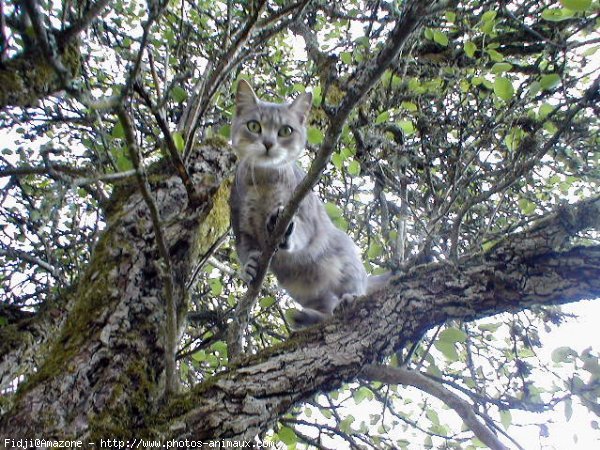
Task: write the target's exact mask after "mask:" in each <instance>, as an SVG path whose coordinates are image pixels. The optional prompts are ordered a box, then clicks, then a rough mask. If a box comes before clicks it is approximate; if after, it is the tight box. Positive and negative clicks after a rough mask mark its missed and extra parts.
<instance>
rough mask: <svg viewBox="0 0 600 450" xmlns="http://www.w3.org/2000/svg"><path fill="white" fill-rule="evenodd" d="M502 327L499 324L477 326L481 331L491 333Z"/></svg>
mask: <svg viewBox="0 0 600 450" xmlns="http://www.w3.org/2000/svg"><path fill="white" fill-rule="evenodd" d="M501 326H502V324H501V323H482V324H480V325H478V326H477V328H479V329H480V330H481V331H491V332H492V333H493V332H494V331H496V330H497V329H498V328H500V327H501Z"/></svg>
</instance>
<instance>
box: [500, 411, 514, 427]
mask: <svg viewBox="0 0 600 450" xmlns="http://www.w3.org/2000/svg"><path fill="white" fill-rule="evenodd" d="M500 423H502V426H503V427H504V429H505V430H508V427H510V424H511V423H512V415H511V413H510V411H509V410H508V409H505V410H502V411H500Z"/></svg>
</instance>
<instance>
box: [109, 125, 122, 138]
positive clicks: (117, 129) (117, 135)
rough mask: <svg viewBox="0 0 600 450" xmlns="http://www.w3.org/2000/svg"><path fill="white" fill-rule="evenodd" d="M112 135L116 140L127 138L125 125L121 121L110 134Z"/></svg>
mask: <svg viewBox="0 0 600 450" xmlns="http://www.w3.org/2000/svg"><path fill="white" fill-rule="evenodd" d="M110 135H111V136H112V137H114V138H115V139H123V138H124V137H125V130H124V129H123V125H122V124H121V122H120V121H119V122H117V123H116V124H115V126H114V127H113V129H112V131H111V132H110Z"/></svg>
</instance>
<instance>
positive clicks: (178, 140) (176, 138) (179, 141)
mask: <svg viewBox="0 0 600 450" xmlns="http://www.w3.org/2000/svg"><path fill="white" fill-rule="evenodd" d="M172 136H173V143H174V144H175V148H176V149H177V151H178V152H180V153H181V152H182V151H183V149H184V148H185V142H184V141H183V136H182V135H181V133H180V132H179V131H174V132H173V134H172Z"/></svg>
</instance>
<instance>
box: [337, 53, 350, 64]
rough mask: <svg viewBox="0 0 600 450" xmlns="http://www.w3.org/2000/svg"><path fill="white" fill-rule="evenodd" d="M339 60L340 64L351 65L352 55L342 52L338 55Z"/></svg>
mask: <svg viewBox="0 0 600 450" xmlns="http://www.w3.org/2000/svg"><path fill="white" fill-rule="evenodd" d="M340 59H341V60H342V62H343V63H344V64H346V65H348V66H349V65H351V64H352V53H350V52H342V53H340Z"/></svg>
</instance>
